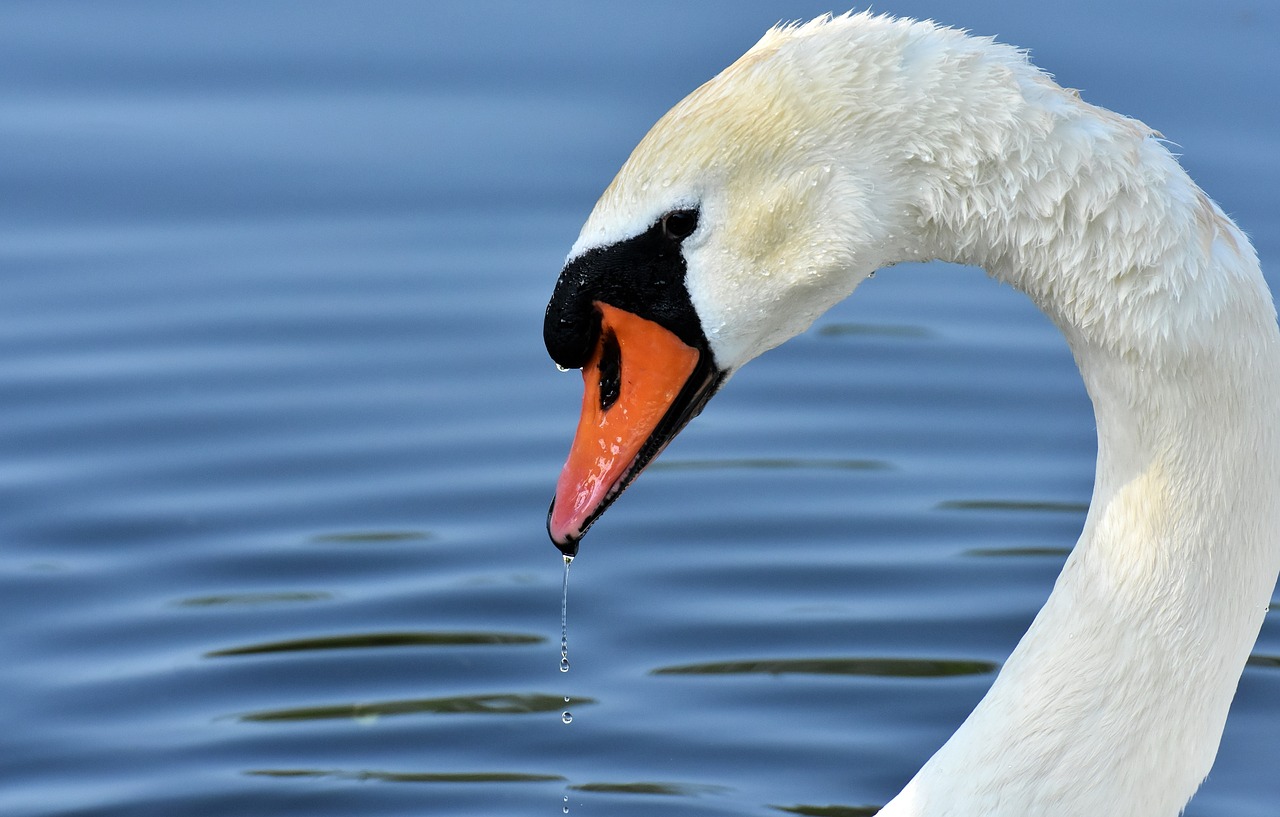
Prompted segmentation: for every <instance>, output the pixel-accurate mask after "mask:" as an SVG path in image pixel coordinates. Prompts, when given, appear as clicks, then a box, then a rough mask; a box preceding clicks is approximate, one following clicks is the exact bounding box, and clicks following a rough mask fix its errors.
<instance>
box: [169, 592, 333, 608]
mask: <svg viewBox="0 0 1280 817" xmlns="http://www.w3.org/2000/svg"><path fill="white" fill-rule="evenodd" d="M331 598H333V594H332V593H325V592H323V591H316V592H296V593H224V594H222V595H217V596H194V597H192V598H189V599H183V600H182V601H179V602H176V604H177V605H178V606H179V607H222V606H235V605H254V604H296V603H299V602H311V601H327V600H329V599H331Z"/></svg>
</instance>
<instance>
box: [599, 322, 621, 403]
mask: <svg viewBox="0 0 1280 817" xmlns="http://www.w3.org/2000/svg"><path fill="white" fill-rule="evenodd" d="M599 368H600V411H602V412H603V411H608V410H609V407H610V406H612V405H613V404H614V403H616V402H618V395H619V394H620V393H621V391H622V347H620V346H619V345H618V338H617V337H616V336H615V335H614V334H613V333H612V332H608V333H606V334H605V336H604V337H603V338H601V339H600V367H599Z"/></svg>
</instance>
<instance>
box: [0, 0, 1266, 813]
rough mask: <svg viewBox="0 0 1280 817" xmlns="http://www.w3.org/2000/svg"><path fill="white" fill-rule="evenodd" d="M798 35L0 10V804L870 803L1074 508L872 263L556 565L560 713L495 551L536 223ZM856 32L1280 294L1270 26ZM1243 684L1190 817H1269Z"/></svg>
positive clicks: (1079, 476) (529, 445) (508, 554)
mask: <svg viewBox="0 0 1280 817" xmlns="http://www.w3.org/2000/svg"><path fill="white" fill-rule="evenodd" d="M1036 6H1038V4H1036ZM828 8H829V7H828V6H823V5H820V4H817V3H812V2H799V1H797V2H783V3H778V2H761V0H752V1H751V2H746V3H707V4H699V5H697V6H695V7H690V6H689V4H687V3H675V2H656V3H644V4H628V5H624V4H595V5H587V4H579V3H567V2H564V3H550V4H547V3H542V4H522V3H499V2H493V3H479V4H477V3H472V2H466V3H463V2H456V3H454V2H438V3H431V4H418V3H385V4H377V5H374V6H369V5H355V4H351V5H344V4H336V3H307V4H271V5H268V6H262V5H260V4H255V3H220V4H216V5H215V6H212V7H207V8H201V7H196V6H191V5H174V4H167V3H148V2H136V3H113V4H110V5H109V6H107V5H103V6H93V5H84V4H71V3H57V2H42V3H40V4H9V5H6V6H4V7H0V156H3V161H0V190H3V191H4V195H2V196H0V270H3V273H2V274H3V281H4V285H3V289H4V297H3V298H0V622H3V624H2V625H0V633H2V635H0V645H2V646H0V649H3V657H4V660H3V662H0V722H2V723H3V724H4V729H3V732H2V733H0V812H2V813H4V814H6V815H42V816H44V815H72V814H74V815H131V816H132V815H173V814H183V815H225V814H243V815H273V816H274V815H286V814H289V815H292V814H305V815H329V814H332V815H349V814H364V815H401V814H403V815H409V814H414V815H421V814H432V815H440V814H459V815H462V814H468V815H470V814H490V815H553V814H560V813H561V806H562V802H563V797H565V796H568V797H569V806H570V809H571V813H573V814H580V815H581V814H598V815H610V817H613V816H614V815H624V816H625V815H631V814H656V813H660V814H666V815H690V816H692V815H712V814H735V815H743V814H758V815H767V814H785V813H792V814H844V815H849V814H870V813H872V812H873V810H874V807H876V806H878V805H880V804H882V803H883V802H885V801H886V800H887V799H888V798H890V797H891V796H892V795H893V794H894V793H895V792H896V791H897V790H898V788H900V787H901V786H902V785H903V784H904V783H905V781H906V780H907V779H908V778H909V777H910V776H911V774H912V773H914V771H915V770H916V769H917V768H918V767H919V766H920V764H921V763H922V762H923V761H924V760H925V759H927V757H928V756H929V755H930V753H931V752H932V751H933V750H934V749H936V748H937V746H938V745H940V744H941V743H942V741H943V740H945V738H946V737H947V735H949V734H950V732H951V731H952V730H953V729H954V728H955V727H956V725H958V723H959V722H960V721H961V720H962V719H963V717H964V715H965V714H966V713H967V712H968V711H969V709H970V708H971V707H972V706H973V704H974V703H975V702H976V701H977V700H978V699H979V698H980V697H981V695H982V694H983V692H984V690H985V689H986V688H987V686H988V685H989V684H990V683H991V680H992V678H993V677H994V673H995V672H996V671H997V669H998V667H999V666H1000V664H1001V663H1002V662H1003V661H1004V659H1005V658H1006V657H1007V655H1008V653H1009V651H1010V650H1011V649H1012V647H1013V645H1014V643H1015V642H1016V641H1017V638H1018V636H1019V635H1020V634H1021V633H1022V631H1023V630H1024V628H1025V627H1026V626H1027V624H1028V622H1029V621H1030V620H1031V618H1032V616H1033V615H1034V613H1035V611H1036V609H1037V608H1038V606H1039V605H1040V604H1041V603H1042V602H1043V600H1044V598H1045V596H1046V595H1047V594H1048V591H1049V588H1050V587H1051V585H1052V581H1053V578H1054V576H1055V575H1056V573H1057V571H1058V570H1059V568H1060V566H1061V564H1062V561H1063V559H1064V558H1065V554H1066V552H1067V550H1066V549H1067V548H1069V547H1070V546H1071V544H1072V542H1074V539H1075V536H1076V535H1077V534H1078V532H1079V528H1080V524H1081V521H1082V519H1083V515H1084V506H1085V503H1086V502H1087V501H1088V497H1089V493H1090V487H1091V483H1092V469H1093V459H1094V455H1095V449H1094V437H1093V420H1092V416H1091V413H1090V407H1089V404H1088V401H1087V399H1086V397H1085V395H1084V393H1083V389H1082V387H1081V385H1080V382H1079V379H1078V376H1077V374H1076V372H1075V368H1074V366H1073V364H1072V361H1071V358H1070V355H1069V354H1068V352H1067V350H1066V348H1065V345H1064V344H1063V342H1062V340H1061V338H1060V337H1059V336H1058V335H1057V333H1056V332H1055V330H1054V329H1053V327H1052V326H1050V325H1049V324H1048V322H1047V321H1045V320H1044V319H1043V318H1042V317H1041V316H1040V315H1039V314H1038V313H1037V312H1036V311H1035V310H1034V308H1033V307H1032V306H1031V305H1030V304H1029V303H1027V302H1026V301H1025V300H1024V299H1023V298H1021V297H1020V296H1018V295H1017V294H1016V293H1013V292H1012V291H1010V290H1008V289H1007V288H1002V287H999V286H997V285H995V284H993V283H992V282H990V281H989V280H987V279H986V278H985V276H984V275H983V274H982V273H981V272H978V271H975V270H969V269H962V268H957V267H949V266H943V265H935V266H929V267H920V266H903V267H901V268H895V269H893V270H890V271H886V272H884V273H882V274H881V275H878V276H877V277H876V279H875V280H874V281H872V282H870V283H869V284H868V285H867V286H864V287H863V288H861V289H860V290H859V292H858V295H857V297H856V298H855V299H854V300H853V301H851V302H849V303H846V304H842V305H841V306H839V307H838V308H837V309H836V310H834V311H833V312H832V313H831V314H829V315H828V316H826V317H825V318H824V319H822V320H821V321H820V322H819V323H818V325H817V326H816V327H815V329H814V330H813V331H811V332H809V333H807V334H806V335H804V336H802V337H800V338H798V339H797V340H795V341H794V342H792V343H790V344H788V345H787V346H785V347H783V348H781V349H779V350H777V351H776V352H773V353H770V354H768V355H766V356H765V357H764V358H762V359H761V360H759V361H757V362H756V363H755V364H753V365H752V366H751V367H749V368H748V369H746V370H745V371H743V372H742V373H740V374H739V375H738V376H736V377H735V378H734V380H733V382H732V383H731V384H730V385H729V386H728V387H727V388H726V390H725V392H724V393H723V394H722V395H721V396H719V397H717V398H716V400H715V401H714V402H713V403H712V405H711V406H710V407H709V408H708V410H707V411H706V413H705V414H704V415H703V416H702V417H701V418H699V419H698V421H697V422H696V423H695V424H694V425H693V426H692V427H690V429H689V430H688V431H687V432H686V433H685V434H684V435H683V436H682V437H681V438H680V440H678V441H677V442H676V443H675V444H673V445H672V446H671V448H670V449H669V450H668V451H667V452H666V453H665V454H664V456H663V459H662V461H661V462H660V463H658V464H657V465H655V467H654V468H653V469H652V471H651V472H650V473H648V474H646V475H645V477H644V478H643V479H641V480H640V481H639V482H638V483H637V484H636V485H635V486H634V487H633V488H632V489H631V491H630V492H629V493H628V496H627V497H626V498H625V499H624V500H623V501H622V502H620V503H619V504H618V505H617V506H615V507H614V508H613V509H612V510H611V511H610V513H609V514H608V515H607V517H606V518H604V519H603V520H601V522H600V523H599V524H598V525H597V526H596V527H595V528H594V529H593V531H592V535H591V537H590V538H589V539H588V540H587V542H586V543H585V544H584V547H583V551H582V555H581V557H580V558H579V559H578V560H577V561H576V562H575V565H574V570H573V579H572V588H571V595H572V599H571V603H570V611H569V614H570V615H569V639H570V654H571V659H572V670H571V671H570V672H569V673H567V674H562V673H560V672H559V669H558V662H559V654H558V652H559V643H558V639H559V635H560V629H559V624H560V620H559V613H560V583H561V574H562V563H561V561H560V558H559V555H558V553H557V552H556V551H555V550H554V549H553V548H552V547H551V545H550V544H549V543H548V542H547V541H546V537H545V533H544V531H543V519H544V514H545V511H546V504H547V501H548V500H549V498H550V493H551V490H552V487H553V485H554V482H555V478H556V474H557V472H558V469H559V466H560V463H561V462H562V460H563V457H564V455H565V452H566V451H567V447H568V441H569V435H570V433H571V431H572V428H573V425H574V422H575V420H576V412H577V405H578V400H579V390H580V380H579V378H578V377H577V375H576V374H559V373H557V372H556V370H555V368H554V367H553V366H552V364H551V363H550V361H549V360H548V359H547V358H546V355H545V352H544V350H543V348H542V343H541V337H540V329H541V320H542V309H543V306H544V304H545V300H546V298H547V296H548V295H549V293H550V289H551V285H552V283H553V282H554V279H555V276H556V274H557V272H558V270H559V266H560V264H561V262H562V260H563V257H564V253H565V252H566V251H567V249H568V247H569V246H570V244H572V242H573V239H574V237H575V236H576V232H577V229H578V226H579V225H580V224H581V221H582V219H583V218H584V217H585V215H586V213H587V212H588V210H589V208H590V206H591V204H592V203H593V202H594V200H595V197H596V196H597V195H598V193H599V191H600V190H601V189H602V188H603V186H604V185H605V183H606V182H607V181H608V179H609V178H610V177H611V175H612V173H613V172H614V170H615V169H616V168H617V166H618V165H619V164H620V163H621V161H622V160H623V159H624V158H625V157H626V155H627V153H628V152H629V150H630V148H631V147H632V146H633V145H634V143H635V142H636V140H637V139H638V138H639V137H640V136H641V135H642V134H643V132H644V130H645V129H646V128H647V127H648V125H649V124H650V123H651V122H652V121H653V120H654V119H656V118H657V116H659V115H660V114H661V113H662V112H663V111H664V110H665V109H666V108H667V107H669V106H670V105H671V104H672V103H673V102H674V101H675V100H677V99H678V98H679V97H680V96H682V95H683V94H685V93H687V92H688V91H689V90H691V89H692V88H693V87H695V86H696V85H697V84H698V83H700V82H701V81H703V80H704V79H706V78H707V77H709V76H711V75H712V74H713V73H715V72H716V71H717V70H719V69H720V68H721V67H723V66H724V65H726V64H727V63H728V62H730V61H731V60H732V59H733V58H734V57H736V56H737V55H738V54H739V53H741V52H742V51H743V50H745V49H746V48H747V47H748V46H749V45H750V44H751V43H752V42H754V40H755V38H756V37H758V36H759V34H760V33H761V32H762V31H763V30H764V28H766V27H767V26H768V25H770V24H772V23H773V22H775V21H776V20H778V19H782V18H799V17H807V16H811V15H813V14H815V13H818V12H822V11H826V10H828ZM880 8H881V10H885V11H894V12H898V13H902V14H911V15H916V16H931V17H934V18H936V19H939V20H942V21H944V22H948V23H953V24H956V25H959V26H963V27H967V28H970V29H972V30H974V31H975V32H978V33H982V34H994V35H998V36H999V37H1000V38H1001V39H1003V40H1005V41H1008V42H1013V43H1016V44H1018V45H1021V46H1025V47H1028V48H1030V49H1031V50H1032V53H1033V55H1034V57H1035V58H1036V60H1037V61H1038V62H1039V63H1040V64H1042V65H1043V66H1044V67H1046V68H1048V69H1049V70H1051V71H1053V72H1054V73H1055V75H1056V76H1057V78H1058V80H1059V81H1060V82H1062V83H1063V84H1065V85H1069V86H1073V87H1077V88H1081V89H1082V90H1083V93H1084V95H1085V98H1086V99H1089V100H1090V101H1093V102H1097V103H1099V104H1103V105H1106V106H1108V107H1113V108H1116V109H1118V110H1121V111H1123V112H1125V113H1128V114H1132V115H1135V116H1138V117H1140V118H1142V119H1143V120H1145V121H1146V122H1148V123H1149V124H1150V125H1152V126H1153V127H1155V128H1157V129H1159V130H1160V131H1162V132H1163V133H1164V134H1165V135H1166V136H1167V137H1168V138H1169V139H1170V140H1172V141H1173V142H1175V143H1176V144H1177V146H1178V148H1177V149H1178V150H1179V151H1180V152H1181V153H1183V154H1184V157H1185V158H1184V162H1185V164H1186V165H1187V167H1188V168H1189V169H1190V170H1191V172H1192V174H1193V176H1194V177H1195V178H1196V179H1197V180H1198V181H1199V182H1200V183H1201V184H1202V185H1203V186H1204V187H1205V188H1206V189H1207V190H1208V191H1209V192H1210V194H1211V195H1213V196H1214V197H1215V198H1216V199H1218V200H1219V201H1221V202H1223V204H1224V207H1225V209H1226V210H1227V211H1228V212H1230V213H1231V214H1233V215H1234V216H1235V217H1236V218H1237V219H1238V220H1239V221H1240V222H1241V224H1242V225H1243V226H1244V227H1245V229H1246V230H1247V231H1248V232H1249V233H1250V234H1251V235H1252V236H1253V238H1254V239H1255V242H1256V243H1257V245H1258V249H1259V252H1260V253H1261V255H1262V258H1263V263H1264V267H1266V268H1267V269H1269V270H1271V271H1274V270H1276V269H1280V201H1278V200H1277V195H1276V191H1277V190H1280V160H1278V159H1277V158H1276V157H1278V156H1280V136H1277V134H1280V113H1278V112H1277V110H1276V106H1275V105H1274V83H1275V79H1276V77H1277V75H1278V72H1277V68H1278V67H1280V58H1278V57H1277V52H1276V50H1275V45H1274V44H1275V41H1276V39H1277V37H1280V11H1277V10H1276V9H1275V8H1273V7H1272V5H1270V4H1268V3H1264V2H1261V0H1257V2H1243V1H1234V2H1225V3H1222V4H1219V5H1217V6H1215V7H1214V8H1213V10H1209V9H1208V8H1206V7H1205V6H1204V5H1203V4H1202V3H1191V2H1173V3H1170V2H1160V3H1156V2H1139V3H1127V4H1117V3H1103V2H1095V1H1094V0H1088V1H1087V2H1080V3H1072V4H1045V5H1043V6H1042V7H1033V4H1023V3H1013V2H1009V3H1002V2H996V1H995V0H986V1H985V2H974V3H941V2H927V1H926V0H902V2H900V3H897V4H896V5H894V6H892V7H889V6H882V7H880ZM1273 275H1274V272H1273ZM1275 280H1276V279H1275V278H1274V277H1273V282H1274V281H1275ZM1278 657H1280V621H1278V620H1277V619H1276V616H1275V614H1273V615H1272V617H1271V619H1269V621H1268V623H1267V625H1266V627H1265V629H1264V632H1263V635H1262V638H1261V640H1260V642H1259V644H1258V647H1257V653H1256V655H1255V657H1254V659H1253V661H1251V663H1250V666H1249V668H1248V669H1247V670H1246V672H1245V675H1244V678H1243V680H1242V682H1241V686H1240V694H1239V696H1238V699H1237V701H1236V704H1235V707H1234V710H1233V714H1232V719H1231V722H1230V724H1229V725H1228V728H1227V734H1226V737H1225V739H1224V743H1223V747H1222V751H1221V754H1220V756H1219V761H1218V764H1217V766H1216V767H1215V770H1214V772H1213V774H1212V776H1211V777H1210V779H1209V781H1208V782H1207V783H1206V785H1205V787H1204V789H1203V791H1202V792H1201V793H1200V794H1199V795H1198V796H1197V798H1196V799H1195V800H1194V801H1193V803H1192V805H1191V807H1190V809H1189V810H1188V814H1189V815H1192V817H1227V816H1228V815H1231V816H1232V817H1270V816H1271V815H1274V814H1276V813H1277V812H1278V811H1280V778H1277V777H1276V775H1275V773H1274V770H1275V768H1276V765H1277V760H1278V759H1280V743H1278V742H1277V737H1276V736H1277V735H1278V734H1280V703H1277V702H1280V666H1278V664H1280V658H1278ZM566 695H567V696H570V698H571V700H570V703H568V704H566V703H565V701H564V697H565V696H566ZM565 709H570V710H571V711H572V712H573V715H574V718H573V722H572V724H569V725H566V724H564V723H562V717H561V713H562V712H563V711H564V710H565ZM834 807H839V808H834ZM841 809H843V810H841Z"/></svg>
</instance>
